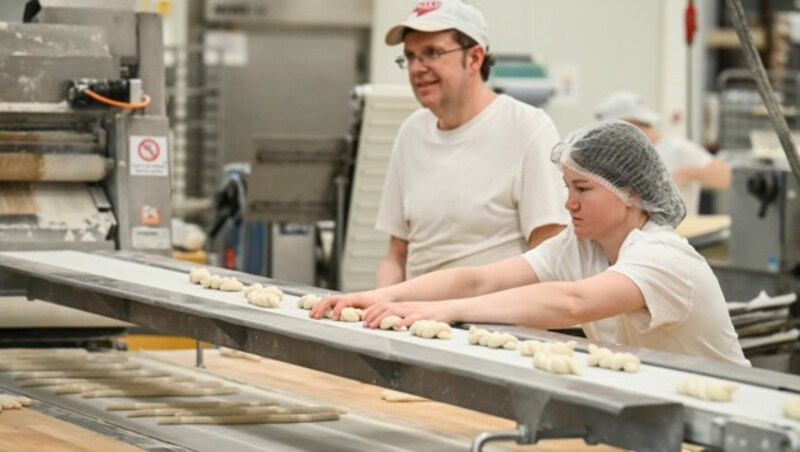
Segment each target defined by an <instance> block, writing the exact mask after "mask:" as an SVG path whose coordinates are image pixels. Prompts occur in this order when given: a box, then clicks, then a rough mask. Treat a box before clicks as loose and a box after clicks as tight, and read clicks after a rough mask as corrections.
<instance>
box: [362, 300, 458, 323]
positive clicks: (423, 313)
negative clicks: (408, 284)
mask: <svg viewBox="0 0 800 452" xmlns="http://www.w3.org/2000/svg"><path fill="white" fill-rule="evenodd" d="M390 315H396V316H398V317H400V318H401V319H402V320H401V321H400V322H398V323H397V327H403V326H411V325H412V324H413V323H414V322H416V321H417V320H436V321H437V322H445V323H453V322H454V321H455V320H456V319H455V311H454V309H453V306H452V303H450V302H448V301H438V302H428V301H405V302H402V303H386V302H378V303H374V304H372V305H371V306H370V307H368V308H367V310H366V312H365V313H364V326H365V327H367V328H378V327H380V325H381V320H383V319H384V318H386V317H388V316H390Z"/></svg>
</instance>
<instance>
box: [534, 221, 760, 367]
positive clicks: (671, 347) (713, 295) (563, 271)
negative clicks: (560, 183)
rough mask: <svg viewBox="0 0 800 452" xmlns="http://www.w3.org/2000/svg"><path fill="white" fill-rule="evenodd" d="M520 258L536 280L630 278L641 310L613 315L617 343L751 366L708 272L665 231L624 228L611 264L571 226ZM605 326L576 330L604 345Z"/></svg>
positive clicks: (703, 263) (692, 252)
mask: <svg viewBox="0 0 800 452" xmlns="http://www.w3.org/2000/svg"><path fill="white" fill-rule="evenodd" d="M524 257H525V259H526V260H527V261H528V263H529V264H530V265H531V267H532V268H533V271H534V273H536V276H537V278H538V279H539V280H540V281H542V282H546V281H578V280H581V279H585V278H589V277H592V276H595V275H597V274H599V273H601V272H604V271H613V272H617V273H619V274H622V275H625V276H626V277H628V278H629V279H630V280H631V281H633V283H634V284H636V286H637V287H638V288H639V290H641V292H642V294H643V295H644V300H645V304H646V305H647V307H646V308H645V309H642V310H640V311H638V312H634V313H629V314H621V315H618V316H616V317H613V318H612V319H613V320H614V321H615V325H614V326H615V330H616V338H615V342H617V343H619V344H624V345H629V346H634V347H645V348H651V349H655V350H664V351H668V352H673V353H680V354H684V355H692V356H699V357H704V358H710V359H714V360H718V361H727V362H732V363H736V364H742V365H747V366H749V365H750V362H749V361H748V360H747V359H745V357H744V353H743V352H742V348H741V345H740V344H739V341H738V336H737V335H736V331H735V330H734V327H733V323H732V322H731V319H730V315H729V314H728V309H727V307H726V304H725V297H724V296H723V294H722V290H721V289H720V287H719V282H718V281H717V278H716V277H715V276H714V273H713V272H712V271H711V267H709V266H708V263H706V261H705V259H704V258H703V257H702V256H700V255H699V254H698V253H697V251H695V250H694V248H692V247H691V246H690V245H689V244H688V242H687V241H686V240H685V239H683V238H682V237H680V236H679V235H677V234H675V232H674V230H673V229H672V228H671V227H668V226H659V225H657V224H655V223H653V222H648V223H647V224H646V225H645V226H644V227H643V228H642V230H638V229H635V230H633V231H631V233H630V234H628V237H627V238H626V239H625V241H624V242H623V244H622V247H621V248H620V251H619V257H618V259H617V262H616V263H615V264H614V265H609V263H608V259H607V257H606V255H605V253H604V252H603V249H602V248H601V247H600V245H599V244H598V243H597V242H595V241H593V240H588V239H581V238H579V237H577V236H576V235H575V233H574V230H573V227H572V225H570V226H568V227H567V229H565V230H564V231H563V232H562V233H561V234H559V235H557V236H555V237H553V238H551V239H550V240H547V241H546V242H544V243H543V244H541V245H540V246H538V247H537V248H535V249H533V250H530V251H528V252H527V253H525V254H524ZM604 322H608V320H604V321H601V322H590V323H586V324H583V325H581V327H582V328H583V330H584V332H585V333H586V336H587V337H588V338H589V339H590V340H607V339H608V337H607V336H604V333H603V325H604ZM605 325H607V323H605Z"/></svg>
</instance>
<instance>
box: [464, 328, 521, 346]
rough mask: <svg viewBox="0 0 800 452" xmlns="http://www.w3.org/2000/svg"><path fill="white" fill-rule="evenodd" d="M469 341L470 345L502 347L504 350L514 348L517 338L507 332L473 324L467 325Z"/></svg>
mask: <svg viewBox="0 0 800 452" xmlns="http://www.w3.org/2000/svg"><path fill="white" fill-rule="evenodd" d="M468 340H469V343H470V344H472V345H481V346H484V347H489V348H503V349H506V350H516V348H517V343H518V341H517V338H516V336H514V335H512V334H509V333H501V332H500V331H494V332H492V331H489V330H484V329H482V328H478V327H476V326H475V325H473V326H471V327H469V337H468Z"/></svg>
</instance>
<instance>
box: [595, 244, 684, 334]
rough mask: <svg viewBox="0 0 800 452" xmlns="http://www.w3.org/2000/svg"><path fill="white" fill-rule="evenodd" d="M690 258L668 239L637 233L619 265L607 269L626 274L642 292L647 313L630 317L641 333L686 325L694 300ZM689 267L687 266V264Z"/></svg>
mask: <svg viewBox="0 0 800 452" xmlns="http://www.w3.org/2000/svg"><path fill="white" fill-rule="evenodd" d="M688 258H689V257H688V256H687V255H686V253H685V252H684V251H682V250H681V249H680V248H678V247H675V246H673V245H672V244H670V243H669V242H668V241H667V240H664V239H661V238H658V237H654V236H651V235H647V234H644V233H641V232H640V231H634V232H632V233H631V235H630V236H629V237H628V239H627V240H626V243H625V244H623V248H622V249H621V250H620V255H619V259H618V261H617V263H616V264H614V265H612V266H611V267H609V268H608V270H609V271H614V272H617V273H620V274H622V275H625V276H626V277H628V278H629V279H630V280H631V281H633V283H634V284H636V286H637V287H638V288H639V290H641V292H642V295H643V296H644V300H645V304H646V305H647V310H646V311H641V312H638V313H634V314H632V315H631V318H632V319H633V320H634V325H635V327H636V329H637V330H638V331H639V332H640V333H647V332H648V331H650V330H652V329H655V328H659V327H666V328H669V327H670V326H676V325H679V324H681V323H682V322H684V321H685V320H686V319H687V318H688V316H689V314H690V312H691V309H692V303H693V300H694V297H693V294H694V291H693V287H692V282H691V280H690V278H689V275H688V274H686V272H687V270H686V268H691V265H688V263H687V262H686V259H688ZM684 264H687V265H684Z"/></svg>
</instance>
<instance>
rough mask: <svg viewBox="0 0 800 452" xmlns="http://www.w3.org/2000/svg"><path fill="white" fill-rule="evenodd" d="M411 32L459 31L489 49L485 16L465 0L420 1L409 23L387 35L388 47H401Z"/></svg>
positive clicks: (395, 28) (390, 31)
mask: <svg viewBox="0 0 800 452" xmlns="http://www.w3.org/2000/svg"><path fill="white" fill-rule="evenodd" d="M407 28H410V29H412V30H416V31H423V32H427V33H432V32H437V31H445V30H458V31H460V32H462V33H464V34H465V35H467V36H469V37H470V38H472V39H474V40H475V42H477V43H478V44H480V45H481V46H483V48H488V46H489V28H488V27H487V26H486V20H485V19H484V18H483V14H481V12H480V11H478V10H477V9H476V8H475V7H474V6H471V5H466V4H464V3H463V2H462V1H461V0H437V1H424V0H420V1H418V2H417V4H416V5H415V6H414V9H413V10H411V14H410V15H409V16H408V18H407V19H406V20H405V22H402V23H399V24H397V25H395V26H394V27H392V28H390V29H389V32H388V33H386V44H388V45H390V46H393V45H397V44H401V43H402V42H403V34H404V32H405V30H406V29H407Z"/></svg>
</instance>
